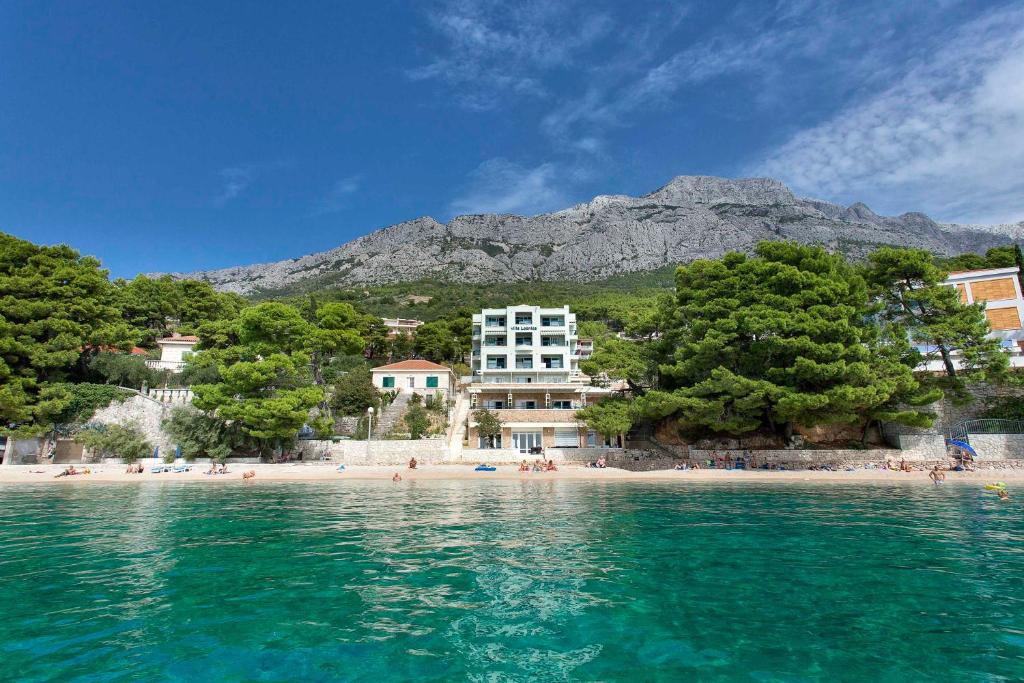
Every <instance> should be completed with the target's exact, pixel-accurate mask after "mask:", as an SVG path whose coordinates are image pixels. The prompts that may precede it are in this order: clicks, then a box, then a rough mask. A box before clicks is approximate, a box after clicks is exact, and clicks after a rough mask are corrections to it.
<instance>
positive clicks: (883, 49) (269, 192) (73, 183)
mask: <svg viewBox="0 0 1024 683" xmlns="http://www.w3.org/2000/svg"><path fill="white" fill-rule="evenodd" d="M682 174H710V175H723V176H750V175H771V176H773V177H777V178H779V179H781V180H783V181H784V182H786V183H788V184H789V185H790V186H791V187H792V188H793V189H794V190H795V191H796V192H797V193H798V194H800V195H803V196H814V197H818V198H823V199H829V200H832V201H837V202H842V203H852V202H854V201H864V202H866V203H867V204H869V205H870V206H871V207H872V208H874V209H875V210H876V211H878V212H880V213H901V212H904V211H913V210H916V211H924V212H926V213H928V214H929V215H931V216H933V217H935V218H937V219H942V220H950V221H960V222H1005V221H1018V220H1024V2H1020V1H1018V2H990V3H986V2H955V1H952V0H943V1H933V2H908V3H897V2H891V1H876V0H860V1H858V2H846V1H838V0H837V1H825V2H807V1H803V0H781V1H779V2H735V3H728V2H645V1H641V0H630V1H629V2H607V1H604V0H588V1H580V2H573V1H564V2H558V1H554V0H548V1H543V2H521V3H514V2H498V1H494V2H490V1H487V2H484V1H476V2H470V1H468V0H453V1H439V2H416V3H411V2H410V3H406V2H393V1H390V0H378V1H377V2H373V3H354V2H352V3H339V2H309V3H269V2H268V3H255V2H251V3H219V2H214V1H212V0H205V1H203V2H174V3H138V2H133V3H127V2H126V3H118V2H103V3H91V2H90V3H86V2H74V1H72V0H65V1H62V2H53V3H49V2H42V1H40V0H36V1H32V2H16V1H13V0H9V1H8V2H4V3H2V4H0V229H2V230H5V231H8V232H11V233H13V234H15V235H18V236H20V237H24V238H26V239H31V240H34V241H38V242H46V243H55V242H67V243H69V244H71V245H73V246H75V247H76V248H78V249H80V250H82V251H83V252H86V253H90V254H94V255H96V256H98V257H100V258H101V259H102V260H103V262H104V263H105V264H106V265H107V267H109V268H110V269H111V270H112V272H113V273H114V274H115V275H118V276H132V275H134V274H135V273H137V272H140V271H141V272H145V271H167V270H178V271H186V270H193V269H198V268H215V267H224V266H230V265H237V264H245V263H252V262H259V261H269V260H277V259H282V258H288V257H293V256H299V255H302V254H305V253H309V252H312V251H318V250H321V249H327V248H330V247H333V246H337V245H338V244H341V243H343V242H345V241H347V240H349V239H352V238H354V237H357V236H359V235H362V234H365V233H367V232H369V231H371V230H373V229H375V228H378V227H382V226H385V225H389V224H392V223H395V222H399V221H402V220H407V219H411V218H415V217H417V216H421V215H431V216H434V217H435V218H437V219H439V220H446V219H448V218H450V217H451V216H453V215H456V214H459V213H478V212H485V211H501V212H513V213H538V212H542V211H546V210H551V209H558V208H563V207H565V206H568V205H571V204H573V203H577V202H581V201H587V200H589V199H590V198H592V197H593V196H594V195H597V194H614V193H626V194H642V193H645V192H649V191H652V190H654V189H656V188H657V187H659V186H660V185H662V184H664V183H665V182H667V181H668V180H669V179H670V178H672V177H673V176H676V175H682Z"/></svg>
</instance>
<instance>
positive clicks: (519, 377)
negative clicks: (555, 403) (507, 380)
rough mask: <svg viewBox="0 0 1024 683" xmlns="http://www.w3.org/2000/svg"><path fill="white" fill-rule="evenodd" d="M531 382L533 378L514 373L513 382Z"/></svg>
mask: <svg viewBox="0 0 1024 683" xmlns="http://www.w3.org/2000/svg"><path fill="white" fill-rule="evenodd" d="M532 382H533V378H532V377H527V376H525V375H516V377H515V383H516V384H531V383H532Z"/></svg>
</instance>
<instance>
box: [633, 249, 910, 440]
mask: <svg viewBox="0 0 1024 683" xmlns="http://www.w3.org/2000/svg"><path fill="white" fill-rule="evenodd" d="M756 254H757V255H756V257H755V258H750V257H747V256H746V255H744V254H738V253H730V254H726V255H725V256H724V257H722V258H721V259H717V260H703V259H702V260H698V261H695V262H693V263H691V264H690V265H688V266H684V267H680V268H679V269H678V271H677V274H676V292H677V294H676V303H675V309H674V310H673V311H672V312H671V314H670V316H669V317H668V320H667V322H666V323H665V335H664V338H663V339H662V340H660V341H659V344H660V346H661V349H662V353H663V354H664V359H665V360H664V362H663V363H662V365H661V367H660V371H661V379H662V384H663V386H664V389H663V390H659V391H652V392H649V393H648V394H647V395H646V396H644V397H642V398H641V399H640V400H639V401H638V407H639V409H640V410H642V411H643V413H644V414H645V415H647V416H649V417H653V418H665V417H669V416H671V417H674V418H675V419H677V420H678V421H679V424H680V426H681V427H682V428H683V429H684V430H686V431H691V432H701V433H704V432H710V433H726V434H733V435H740V434H745V433H749V432H753V431H755V430H771V431H775V432H780V433H782V434H783V435H784V436H785V437H786V438H787V439H788V438H789V437H790V436H791V434H792V430H793V427H794V425H797V424H798V425H803V426H805V427H811V426H815V425H819V424H855V423H861V424H862V423H863V421H864V420H865V419H867V415H868V414H869V413H870V412H871V411H874V410H876V409H878V408H880V407H881V406H884V405H887V404H889V403H890V401H892V399H893V397H894V396H896V395H897V394H899V393H900V392H901V391H902V390H905V389H906V387H908V386H913V385H914V379H913V377H912V369H911V368H910V367H908V366H907V365H905V364H903V363H902V362H900V361H899V360H898V359H895V358H894V357H893V356H892V355H891V354H885V353H879V352H878V351H879V347H880V345H881V343H882V340H881V337H880V335H879V330H878V327H877V325H874V324H872V323H870V322H869V321H868V319H867V314H868V313H869V299H868V292H867V286H866V284H865V282H864V280H863V278H862V277H861V276H860V275H858V274H857V273H856V272H855V271H854V270H853V269H852V268H851V267H850V266H849V265H847V264H846V262H845V261H844V260H843V258H842V257H841V256H837V255H832V254H829V253H827V252H826V251H825V250H824V249H822V248H820V247H810V246H802V245H797V244H794V243H788V242H763V243H761V244H760V245H758V247H757V251H756Z"/></svg>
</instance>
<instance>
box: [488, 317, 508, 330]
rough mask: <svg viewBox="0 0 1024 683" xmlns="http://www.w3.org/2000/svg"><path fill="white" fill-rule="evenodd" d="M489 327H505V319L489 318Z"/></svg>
mask: <svg viewBox="0 0 1024 683" xmlns="http://www.w3.org/2000/svg"><path fill="white" fill-rule="evenodd" d="M487 327H505V317H504V316H496V315H489V316H487Z"/></svg>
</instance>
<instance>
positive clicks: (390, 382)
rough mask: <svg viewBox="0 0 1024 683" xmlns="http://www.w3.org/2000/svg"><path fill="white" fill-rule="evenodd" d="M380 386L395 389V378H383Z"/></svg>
mask: <svg viewBox="0 0 1024 683" xmlns="http://www.w3.org/2000/svg"><path fill="white" fill-rule="evenodd" d="M382 386H383V387H384V388H385V389H393V388H394V387H395V378H394V377H385V378H384V383H383V384H382Z"/></svg>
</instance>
